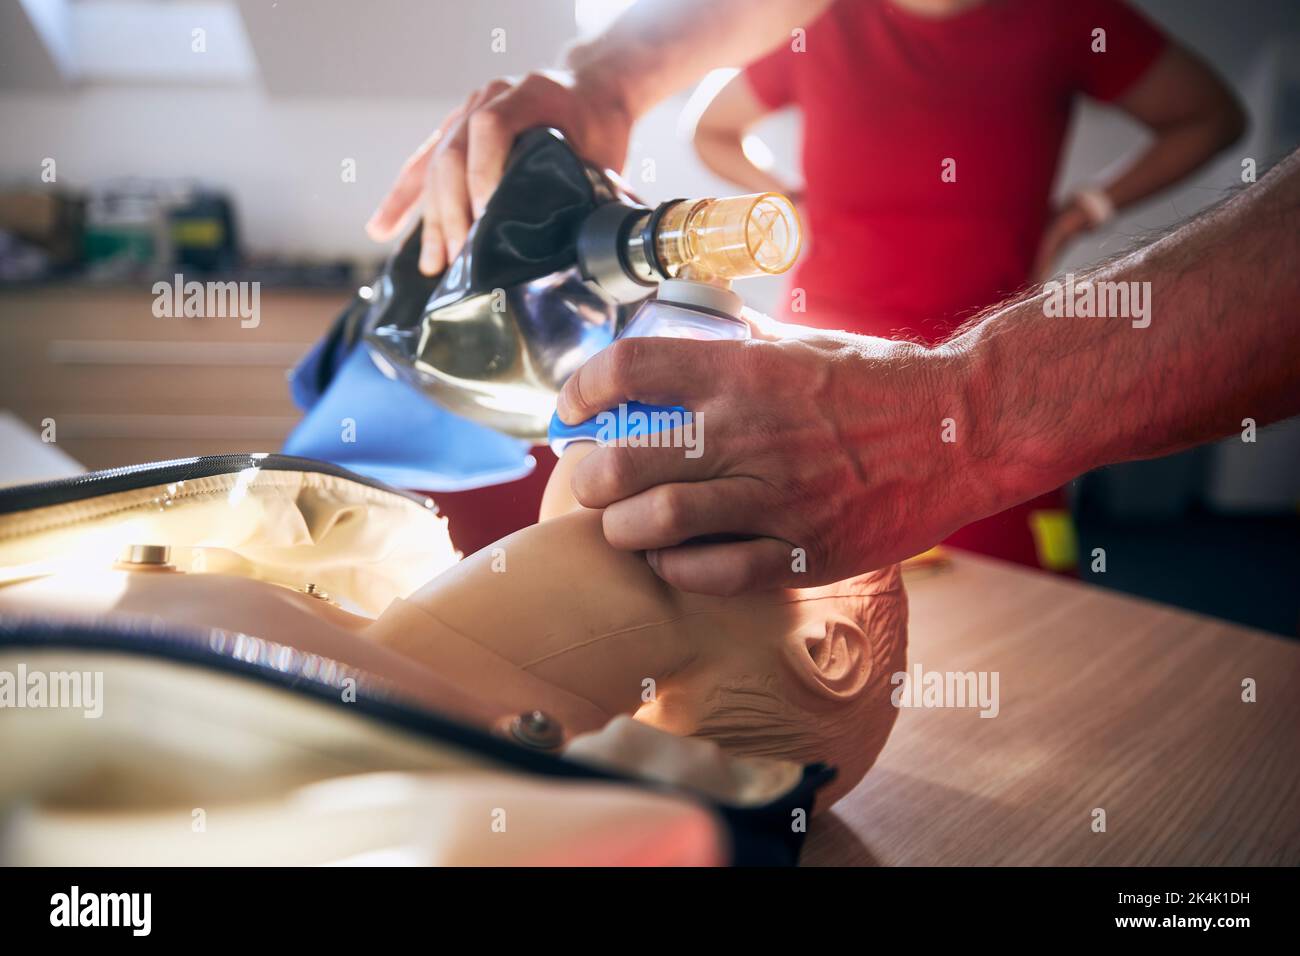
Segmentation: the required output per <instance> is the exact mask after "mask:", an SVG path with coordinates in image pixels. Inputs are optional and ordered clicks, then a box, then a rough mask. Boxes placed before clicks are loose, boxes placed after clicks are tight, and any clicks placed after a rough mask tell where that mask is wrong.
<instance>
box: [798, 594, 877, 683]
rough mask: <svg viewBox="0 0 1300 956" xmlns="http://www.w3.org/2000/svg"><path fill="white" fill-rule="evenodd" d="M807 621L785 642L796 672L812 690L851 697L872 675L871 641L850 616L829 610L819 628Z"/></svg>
mask: <svg viewBox="0 0 1300 956" xmlns="http://www.w3.org/2000/svg"><path fill="white" fill-rule="evenodd" d="M813 628H815V625H811V624H810V625H809V627H808V628H803V629H801V630H800V631H798V632H796V634H795V635H794V639H793V640H792V641H791V642H790V643H789V644H788V645H787V646H786V651H787V653H788V654H789V656H790V658H791V660H792V663H793V664H794V668H795V672H796V673H797V674H798V675H799V678H800V679H801V680H802V681H803V682H804V683H805V684H806V685H807V686H808V687H809V689H811V690H812V691H813V692H814V693H816V694H819V695H821V696H822V697H826V698H829V699H831V700H851V699H853V698H854V697H856V696H857V695H858V694H860V693H861V692H862V689H863V688H864V687H866V686H867V681H869V680H870V679H871V671H872V668H873V666H874V663H873V661H872V658H871V642H870V641H869V640H868V639H867V635H866V633H865V632H864V631H863V630H862V628H861V627H859V626H858V625H857V624H856V623H855V622H854V621H853V620H852V619H851V618H848V617H845V616H844V615H842V614H829V615H827V616H826V618H825V620H824V621H823V622H822V629H821V631H820V632H819V631H817V630H815V629H813Z"/></svg>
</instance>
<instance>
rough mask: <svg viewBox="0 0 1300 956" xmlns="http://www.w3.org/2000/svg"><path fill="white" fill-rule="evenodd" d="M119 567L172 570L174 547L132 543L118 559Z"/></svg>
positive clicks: (141, 569) (139, 569)
mask: <svg viewBox="0 0 1300 956" xmlns="http://www.w3.org/2000/svg"><path fill="white" fill-rule="evenodd" d="M117 567H119V568H122V569H125V570H133V571H169V570H172V549H171V548H169V547H168V546H167V545H165V544H131V545H127V547H126V549H125V550H123V552H122V556H121V557H120V558H118V559H117Z"/></svg>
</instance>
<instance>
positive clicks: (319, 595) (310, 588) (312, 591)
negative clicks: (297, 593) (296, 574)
mask: <svg viewBox="0 0 1300 956" xmlns="http://www.w3.org/2000/svg"><path fill="white" fill-rule="evenodd" d="M300 590H301V593H303V594H305V595H307V596H308V597H314V598H315V599H316V600H318V601H329V599H330V596H329V595H328V594H326V593H325V592H324V591H322V590H321V589H320V588H318V587H316V585H314V584H308V585H307V586H306V587H304V588H301V589H300ZM331 603H332V602H331Z"/></svg>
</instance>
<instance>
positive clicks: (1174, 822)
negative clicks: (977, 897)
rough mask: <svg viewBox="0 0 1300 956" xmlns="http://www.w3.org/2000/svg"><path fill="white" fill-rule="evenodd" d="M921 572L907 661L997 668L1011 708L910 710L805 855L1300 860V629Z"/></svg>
mask: <svg viewBox="0 0 1300 956" xmlns="http://www.w3.org/2000/svg"><path fill="white" fill-rule="evenodd" d="M918 574H919V575H920V576H912V577H909V579H908V593H909V597H910V599H911V627H910V650H909V654H908V661H909V669H911V668H913V667H915V665H916V664H918V663H919V664H921V665H922V667H923V668H924V671H926V672H929V671H997V672H998V674H999V679H998V689H999V697H1000V708H999V713H998V715H997V716H996V717H993V718H981V717H980V716H979V713H978V710H977V709H955V708H948V709H922V708H910V709H902V710H901V712H900V714H899V718H898V723H897V724H896V725H895V728H894V732H893V735H892V736H891V737H890V740H889V742H888V744H887V745H886V746H885V750H884V753H882V754H881V758H880V760H879V761H878V762H877V764H876V766H875V767H874V768H872V770H871V771H870V772H869V773H868V774H867V776H866V778H865V779H864V780H863V781H862V783H861V784H860V785H859V786H858V787H857V788H856V789H855V790H854V791H853V792H852V793H850V794H849V795H848V796H846V797H845V798H844V799H843V800H841V801H840V802H839V803H838V804H836V805H835V806H834V807H833V808H832V809H831V810H830V811H829V812H828V813H827V814H824V815H822V816H821V817H819V818H818V820H817V821H816V822H815V823H814V824H813V826H812V827H811V828H810V832H809V836H808V841H807V843H806V845H805V848H804V853H803V860H802V862H803V865H805V866H808V865H814V866H815V865H822V866H827V865H938V866H944V865H1022V866H1031V865H1048V866H1056V865H1062V866H1065V865H1083V866H1127V865H1260V864H1265V865H1279V864H1287V865H1296V864H1300V643H1298V642H1295V641H1288V640H1286V639H1284V638H1279V637H1275V636H1272V635H1269V634H1265V633H1263V632H1261V631H1255V630H1251V629H1249V628H1245V627H1240V626H1238V625H1235V624H1230V623H1227V622H1225V621H1220V620H1216V619H1214V618H1209V617H1202V616H1200V615H1196V614H1190V613H1187V612H1184V611H1180V610H1177V609H1174V608H1171V607H1167V606H1165V605H1160V604H1154V603H1152V602H1149V601H1142V600H1138V599H1135V598H1131V597H1127V596H1124V595H1120V594H1116V593H1113V592H1109V591H1105V590H1101V589H1099V588H1096V587H1093V586H1090V585H1086V584H1081V583H1078V582H1074V581H1068V580H1062V579H1059V578H1055V577H1053V576H1050V575H1046V574H1041V573H1036V572H1032V571H1027V570H1022V569H1019V568H1016V567H1013V566H1011V565H1007V564H1003V563H1000V562H997V561H992V560H988V559H983V558H978V557H973V556H968V555H960V556H958V557H956V558H955V559H954V561H953V563H952V565H951V566H950V567H948V568H946V569H942V570H939V571H934V572H919V573H918ZM1246 678H1253V679H1254V681H1255V683H1256V702H1255V703H1245V702H1243V700H1242V694H1243V687H1242V682H1243V680H1244V679H1246ZM1098 808H1100V809H1102V810H1104V811H1105V827H1106V828H1105V832H1094V819H1096V818H1095V815H1094V811H1095V810H1096V809H1098Z"/></svg>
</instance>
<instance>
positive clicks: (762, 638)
mask: <svg viewBox="0 0 1300 956" xmlns="http://www.w3.org/2000/svg"><path fill="white" fill-rule="evenodd" d="M568 459H569V456H566V461H565V462H563V463H562V467H561V468H560V469H558V470H557V475H556V478H555V479H554V480H553V482H552V485H551V487H550V488H548V492H547V505H546V507H545V508H544V517H546V520H543V521H542V522H540V523H539V524H536V525H533V526H531V527H529V528H525V529H523V530H521V531H519V532H516V533H515V534H513V535H510V536H509V537H507V538H504V539H502V540H501V541H499V542H497V543H496V544H495V545H493V546H490V547H488V548H485V549H483V550H482V551H479V552H477V553H476V554H473V555H470V556H469V557H467V558H465V559H464V560H462V561H461V562H459V563H458V564H457V565H456V566H454V567H452V568H451V569H449V570H448V571H446V572H445V573H443V574H441V575H439V576H438V577H436V578H434V579H433V580H432V581H430V582H429V583H428V584H426V585H425V586H424V587H423V588H421V589H419V590H418V591H417V592H416V593H414V594H412V595H411V596H410V597H408V598H407V599H406V600H399V601H394V602H393V604H392V605H390V606H389V608H388V609H387V610H385V611H384V613H383V614H381V615H380V616H379V617H378V618H377V619H370V618H367V617H363V616H359V615H355V614H349V613H348V612H346V611H343V610H341V609H339V608H336V607H333V606H331V605H329V604H328V603H326V602H323V601H319V600H317V599H315V598H312V597H308V596H306V595H303V594H299V593H297V592H294V591H291V590H289V589H287V588H282V587H278V586H276V585H272V584H266V583H263V582H259V581H253V580H247V579H242V578H235V577H231V576H226V575H215V574H182V573H165V572H161V573H160V572H133V571H121V570H114V571H109V570H105V571H104V572H103V573H102V574H101V575H99V576H97V577H89V578H88V577H87V576H86V575H85V574H84V573H80V574H79V575H78V580H77V586H76V587H71V588H70V587H69V586H68V582H66V581H60V580H59V576H57V575H56V576H54V577H46V578H37V579H34V580H31V581H26V582H18V583H14V584H10V585H9V586H7V587H3V588H0V610H6V611H36V612H46V613H50V612H54V613H69V612H71V613H91V614H102V613H114V612H116V613H139V614H149V615H151V616H154V617H158V618H161V619H163V620H172V621H175V622H176V623H178V624H184V625H188V626H193V625H195V624H202V625H205V626H211V627H221V628H226V629H229V630H233V631H242V632H244V633H249V634H255V635H258V636H261V637H265V638H267V639H269V640H273V641H276V642H279V643H283V644H288V645H291V646H294V647H297V648H298V649H300V650H303V651H308V652H312V653H317V654H322V655H324V656H328V657H332V658H334V659H337V660H340V661H342V662H344V663H346V664H350V665H353V666H356V667H360V668H364V669H366V670H368V671H371V672H373V673H375V674H377V675H378V676H380V677H383V678H386V679H387V680H389V681H390V682H391V683H392V684H394V685H395V686H396V687H397V688H398V689H399V690H401V691H402V692H404V693H406V694H407V695H409V696H411V697H413V698H414V699H416V700H417V701H419V702H421V703H424V704H425V705H427V706H431V707H435V708H437V709H440V710H443V711H445V712H449V713H454V714H456V715H457V716H459V717H461V719H464V720H466V721H468V722H471V723H475V724H479V725H481V726H489V727H494V728H495V727H499V726H500V723H501V720H502V718H503V717H505V716H506V715H511V714H518V713H520V712H526V711H531V710H542V711H545V712H546V713H548V714H549V715H551V716H552V717H553V718H554V719H555V720H557V721H558V722H559V723H560V724H561V725H562V727H563V729H564V731H565V735H566V737H568V738H571V737H573V736H574V735H577V734H581V733H584V732H588V731H594V730H598V729H600V728H601V727H603V726H605V724H606V723H607V722H608V721H609V720H610V719H611V718H612V717H615V716H617V715H632V716H635V717H636V719H637V720H639V721H642V722H645V723H648V724H650V725H652V726H655V727H658V728H660V729H662V730H666V731H669V732H672V733H675V734H679V735H695V736H701V737H704V738H707V739H711V740H713V741H715V742H716V743H718V744H719V745H720V746H721V747H722V748H723V750H724V751H726V752H728V753H731V754H733V755H752V756H770V757H778V758H782V759H786V760H794V761H800V762H814V761H821V762H825V763H830V764H833V765H835V766H836V767H838V768H839V770H840V775H839V777H838V778H837V780H836V781H835V782H834V783H833V784H832V785H831V787H830V788H829V790H828V792H827V793H825V794H824V795H823V800H822V801H820V802H819V805H820V806H825V805H829V803H830V802H833V801H834V799H835V798H836V797H838V796H839V795H841V794H842V793H843V792H845V791H847V789H849V788H851V787H852V785H853V784H855V783H856V782H857V781H858V780H859V779H860V778H861V776H862V775H863V774H864V773H865V772H866V770H867V769H868V768H869V767H870V765H871V763H872V762H873V761H874V760H875V757H876V755H877V754H878V753H879V751H880V749H881V747H882V746H883V745H884V742H885V738H886V737H887V736H888V733H889V730H890V728H891V727H892V725H893V721H894V718H895V716H896V710H895V709H894V708H893V707H892V705H891V703H890V692H891V689H892V687H891V684H890V677H891V675H892V674H894V673H896V672H899V671H903V670H904V669H905V653H906V598H905V595H904V592H903V589H902V585H901V579H900V576H899V573H898V569H897V568H888V569H885V570H882V571H879V572H873V573H871V574H868V575H863V576H860V577H858V578H853V579H850V580H848V581H844V582H840V583H839V584H836V585H830V586H827V587H823V588H812V589H800V590H782V591H774V592H767V593H763V594H759V595H746V596H742V597H733V598H722V597H712V596H704V595H693V594H687V593H684V592H681V591H678V590H676V589H674V588H672V587H669V586H668V585H666V584H665V583H664V582H663V581H661V580H660V579H659V578H658V577H657V576H656V575H655V574H654V573H653V572H652V571H651V569H650V568H649V566H648V565H647V564H646V562H645V560H644V558H643V557H642V556H641V555H639V554H634V553H627V552H619V551H615V550H614V549H612V548H611V547H610V546H609V545H608V544H607V543H606V542H605V540H604V536H603V534H602V532H601V527H600V513H599V512H595V511H588V510H585V509H581V508H578V507H577V506H576V505H575V504H574V503H573V502H572V499H571V497H569V496H568V494H567V475H568V471H569V470H570V469H571V465H572V462H571V461H569V460H568ZM548 515H549V516H548Z"/></svg>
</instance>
